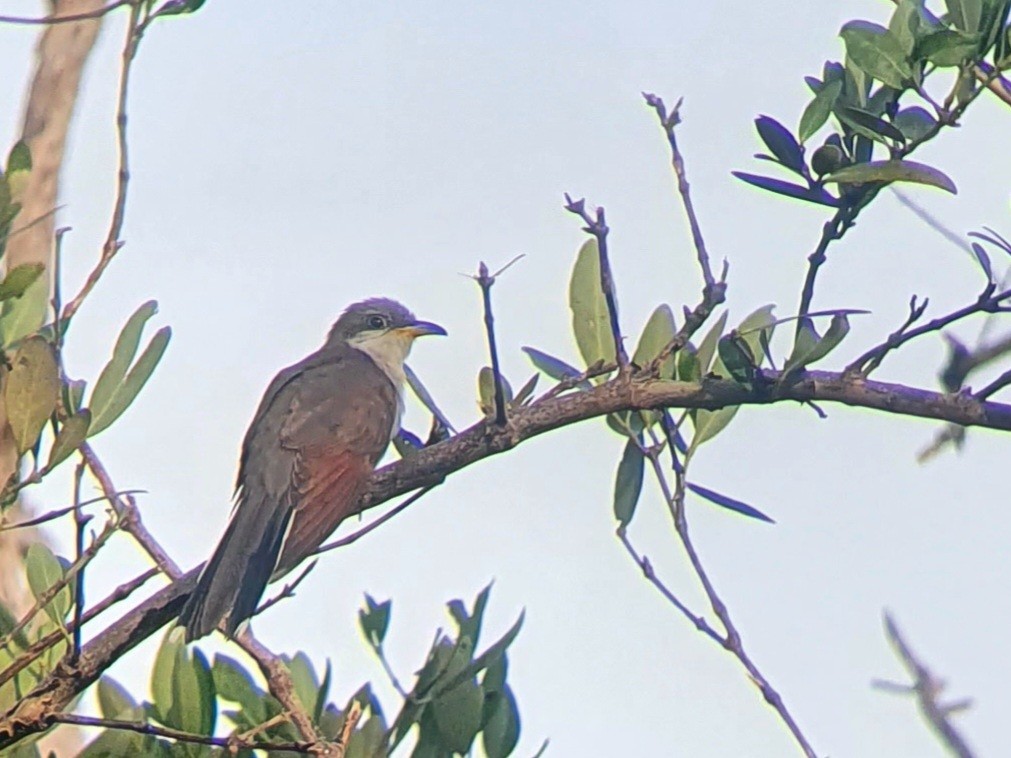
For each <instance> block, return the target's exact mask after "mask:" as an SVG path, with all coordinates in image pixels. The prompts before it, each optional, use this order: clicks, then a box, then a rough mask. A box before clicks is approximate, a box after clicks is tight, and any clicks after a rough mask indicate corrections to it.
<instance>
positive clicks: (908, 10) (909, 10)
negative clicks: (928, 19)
mask: <svg viewBox="0 0 1011 758" xmlns="http://www.w3.org/2000/svg"><path fill="white" fill-rule="evenodd" d="M922 5H923V0H900V2H899V4H898V5H897V6H896V7H895V12H894V13H892V18H891V20H890V21H889V22H888V31H890V32H891V33H892V35H893V36H894V37H895V39H896V40H897V41H898V43H899V45H901V46H902V50H903V52H904V53H905V54H906V55H907V56H909V55H912V54H913V48H914V47H915V46H916V38H917V36H918V35H919V30H920V7H921V6H922Z"/></svg>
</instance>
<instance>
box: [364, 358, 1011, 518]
mask: <svg viewBox="0 0 1011 758" xmlns="http://www.w3.org/2000/svg"><path fill="white" fill-rule="evenodd" d="M762 376H763V377H764V378H766V379H768V380H769V381H771V382H774V381H775V379H776V378H777V377H778V376H779V374H778V373H777V372H771V371H767V372H763V374H762ZM788 400H792V401H799V402H809V401H813V402H835V403H842V404H844V405H850V406H853V407H855V408H869V409H872V410H878V411H885V412H887V413H895V414H898V415H903V416H916V417H920V418H927V419H933V420H936V421H950V422H952V423H956V424H961V425H963V426H982V427H985V428H989V429H1000V430H1006V431H1011V405H1008V404H1005V403H994V402H981V401H979V400H977V399H974V398H972V397H969V396H967V395H963V394H958V395H949V394H944V393H941V392H932V391H930V390H922V389H916V388H913V387H906V386H903V385H900V384H889V383H886V382H876V381H859V380H851V379H848V378H846V377H845V376H844V375H843V374H842V373H835V372H827V371H811V372H808V373H806V374H804V375H803V376H802V377H801V378H800V379H799V380H798V381H796V382H794V383H792V384H790V385H789V386H777V385H775V384H772V385H771V386H767V387H761V386H759V387H758V388H757V389H753V390H749V389H746V388H745V387H743V386H742V385H740V384H737V383H736V382H733V381H730V380H726V379H706V380H705V381H703V382H702V383H701V384H693V383H688V382H671V381H664V380H659V379H655V380H641V379H633V381H631V382H618V381H611V382H607V383H605V384H602V385H600V386H598V387H595V388H594V389H592V390H588V391H584V392H572V393H569V394H566V395H561V396H559V397H552V398H550V399H547V400H538V401H537V402H535V403H533V404H531V405H530V406H527V407H525V408H523V409H522V410H517V411H516V412H515V413H514V414H513V416H512V417H511V419H510V421H511V423H510V425H509V426H508V427H507V428H504V429H494V428H491V427H489V426H488V425H487V424H486V423H484V422H479V423H478V424H475V425H474V426H472V427H471V428H469V429H467V430H465V431H463V432H461V433H460V434H458V435H457V436H455V437H453V438H452V439H450V440H447V441H446V442H443V443H440V444H438V445H433V446H431V447H427V448H424V449H422V450H419V451H418V452H417V453H416V454H415V455H412V456H411V457H410V458H409V459H407V460H402V461H398V462H396V463H394V464H391V465H389V466H385V467H383V468H382V469H380V470H379V471H377V472H376V474H375V475H374V477H373V486H372V491H371V493H370V495H369V497H368V499H367V501H366V504H365V508H369V507H373V506H375V505H379V504H380V503H383V502H385V501H386V500H388V499H390V498H392V497H396V496H397V495H402V494H404V493H406V492H409V491H411V490H415V489H417V488H419V487H425V486H427V485H430V484H434V483H436V482H439V481H442V479H443V478H445V477H446V476H448V475H450V474H452V473H453V472H455V471H458V470H459V469H462V468H464V467H465V466H469V465H471V464H472V463H475V462H477V461H479V460H481V459H483V458H487V457H488V456H490V455H495V454H496V453H501V452H504V451H506V450H510V449H511V448H513V447H516V445H518V444H520V443H521V442H523V441H524V440H526V439H529V438H530V437H536V436H537V435H540V434H544V433H545V432H550V431H552V430H553V429H559V428H562V427H564V426H568V425H569V424H573V423H575V422H578V421H584V420H586V419H589V418H594V417H597V416H603V415H606V414H608V413H615V412H617V411H622V410H650V409H655V408H665V407H672V408H706V409H709V410H713V409H717V408H723V407H726V406H729V405H767V404H772V403H778V402H783V401H788Z"/></svg>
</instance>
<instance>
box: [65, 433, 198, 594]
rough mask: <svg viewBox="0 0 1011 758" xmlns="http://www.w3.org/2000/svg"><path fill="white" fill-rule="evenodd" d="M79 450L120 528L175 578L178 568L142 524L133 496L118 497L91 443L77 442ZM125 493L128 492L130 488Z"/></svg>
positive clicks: (167, 574) (165, 571)
mask: <svg viewBox="0 0 1011 758" xmlns="http://www.w3.org/2000/svg"><path fill="white" fill-rule="evenodd" d="M79 452H80V454H81V457H82V458H83V459H84V461H85V462H86V463H87V464H88V470H89V471H91V474H92V476H94V477H95V480H96V481H97V482H98V485H99V487H101V489H102V492H103V493H104V494H105V496H106V498H108V500H109V503H110V504H111V505H112V508H113V510H114V511H115V512H116V513H117V514H118V515H119V516H120V520H121V522H122V526H123V530H124V531H125V532H126V533H127V534H129V535H130V536H131V537H133V538H134V540H136V542H137V544H138V545H140V546H141V548H143V549H144V551H145V552H146V553H147V554H148V555H149V556H150V557H151V560H153V561H154V562H155V565H156V566H158V568H159V569H161V571H162V573H164V574H165V575H166V576H168V577H169V578H170V579H178V578H179V577H180V576H182V574H183V572H182V569H180V568H179V566H178V565H177V564H176V562H175V561H173V560H172V558H170V557H169V555H168V553H166V552H165V549H164V548H163V547H162V546H161V545H160V544H159V543H158V541H157V540H156V539H155V538H154V537H153V536H152V535H151V533H150V532H149V531H148V530H147V527H146V526H144V522H143V521H142V520H141V518H140V512H139V510H138V509H137V502H136V501H135V500H134V499H133V496H132V495H129V494H127V495H125V496H123V497H120V495H119V491H118V490H117V489H116V487H115V486H114V485H113V483H112V479H111V478H110V477H109V473H108V472H107V471H106V470H105V467H104V466H103V465H102V462H101V460H99V458H98V456H97V455H96V454H95V451H94V450H93V449H92V448H91V445H90V444H89V443H87V442H83V443H81V447H80V448H79ZM126 492H130V490H127V491H126Z"/></svg>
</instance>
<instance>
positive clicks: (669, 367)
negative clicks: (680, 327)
mask: <svg viewBox="0 0 1011 758" xmlns="http://www.w3.org/2000/svg"><path fill="white" fill-rule="evenodd" d="M676 333H677V327H676V326H675V324H674V313H673V312H672V311H671V309H670V306H669V305H658V306H657V307H656V309H655V310H654V311H653V313H652V314H650V317H649V320H648V321H647V322H646V326H645V327H644V328H643V330H642V336H640V337H639V344H638V345H637V346H636V348H635V353H634V354H633V355H632V363H634V364H635V365H636V366H639V367H640V368H644V367H646V366H648V365H649V364H650V363H652V362H653V359H654V358H656V357H657V356H658V355H660V351H661V350H663V349H664V348H665V347H666V346H667V345H668V344H670V341H671V340H672V339H674V335H675V334H676ZM660 378H661V379H673V378H674V357H673V356H671V357H669V358H667V360H665V361H664V362H663V365H662V366H661V367H660Z"/></svg>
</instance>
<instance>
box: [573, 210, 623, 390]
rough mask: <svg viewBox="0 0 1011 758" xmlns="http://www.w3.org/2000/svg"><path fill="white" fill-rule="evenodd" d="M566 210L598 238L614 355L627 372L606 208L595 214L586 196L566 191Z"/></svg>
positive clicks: (602, 283) (602, 282)
mask: <svg viewBox="0 0 1011 758" xmlns="http://www.w3.org/2000/svg"><path fill="white" fill-rule="evenodd" d="M565 210H567V211H568V212H569V213H572V214H574V215H576V216H579V218H581V219H582V220H583V223H585V224H586V226H584V227H583V231H584V232H586V233H587V234H590V235H592V236H593V237H594V239H596V240H597V257H598V259H599V261H600V289H601V291H602V292H603V293H604V302H605V303H606V304H607V317H608V323H609V325H610V327H611V336H612V337H613V338H614V355H615V357H616V358H617V361H618V370H619V371H621V372H625V371H627V370H628V365H629V364H628V353H627V352H626V351H625V340H624V338H623V337H622V336H621V326H620V325H619V324H618V299H617V296H616V295H615V286H614V275H613V274H612V273H611V260H610V257H609V256H608V253H607V235H608V232H610V229H608V227H607V219H606V218H605V216H604V209H603V208H601V207H599V206H598V207H597V209H596V211H595V212H594V214H593V215H590V213H589V212H588V211H587V210H586V200H585V198H580V199H579V200H573V199H572V197H570V196H569V193H568V192H566V193H565Z"/></svg>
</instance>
